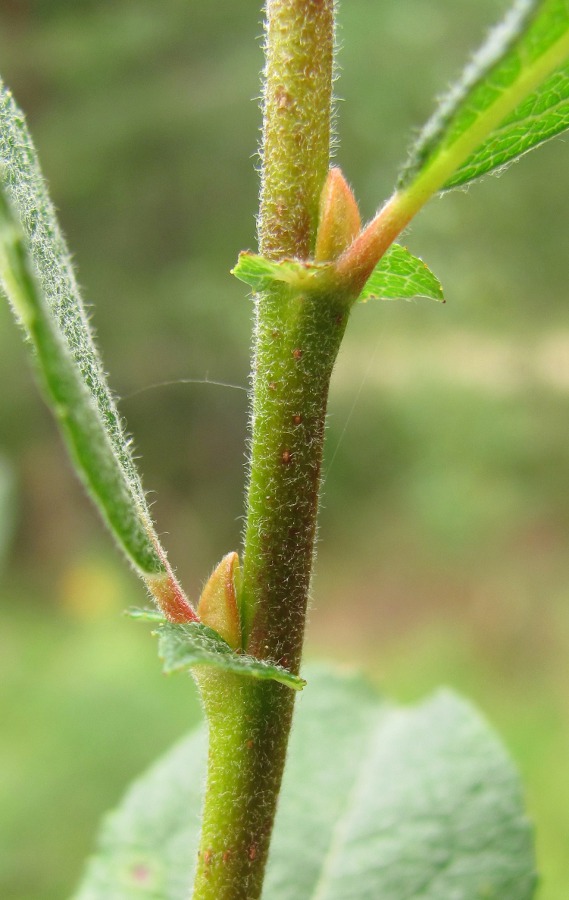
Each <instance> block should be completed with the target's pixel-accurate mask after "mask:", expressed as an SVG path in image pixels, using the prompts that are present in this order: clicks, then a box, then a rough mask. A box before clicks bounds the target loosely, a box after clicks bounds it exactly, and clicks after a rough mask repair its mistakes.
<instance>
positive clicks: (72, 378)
mask: <svg viewBox="0 0 569 900" xmlns="http://www.w3.org/2000/svg"><path fill="white" fill-rule="evenodd" d="M0 188H1V193H2V206H1V209H0V218H1V222H0V229H1V235H0V243H1V246H0V285H1V286H3V288H4V291H5V292H6V294H7V296H8V298H9V300H10V302H11V305H12V307H13V309H14V312H15V314H16V316H17V318H18V319H19V321H20V323H21V324H22V326H23V328H24V330H25V332H26V334H27V337H28V338H29V340H30V343H31V345H32V347H33V349H34V351H35V356H36V361H37V364H38V367H39V370H40V374H41V376H42V380H43V382H44V387H45V390H46V394H47V397H48V401H49V403H50V405H51V407H52V408H53V411H54V413H55V415H56V417H57V418H58V420H59V424H60V427H61V429H62V431H63V434H64V437H65V439H66V441H67V445H68V447H69V450H70V453H71V456H72V458H73V460H74V462H75V465H76V467H77V469H78V471H79V472H80V474H81V476H82V478H83V480H84V482H85V484H86V486H87V487H88V489H89V490H90V492H91V494H92V495H93V497H94V498H95V500H96V501H97V503H98V505H99V507H100V509H101V511H102V513H103V516H104V518H105V519H106V521H107V524H108V525H109V527H110V528H111V530H112V531H113V532H114V534H115V536H116V538H117V539H118V541H119V542H120V544H121V545H122V547H123V549H124V550H125V552H126V554H127V556H128V557H129V558H130V560H131V561H132V562H133V563H134V565H135V566H136V567H137V568H138V569H139V571H140V572H141V574H143V575H147V576H150V577H153V576H155V575H160V574H161V573H164V572H165V571H166V569H165V565H164V562H163V559H162V554H161V552H159V550H158V549H157V548H158V547H159V543H158V539H157V537H156V534H155V532H154V531H153V528H152V525H151V518H150V513H149V510H148V506H147V503H146V499H145V496H144V492H143V490H142V485H141V482H140V478H139V476H138V473H137V471H136V468H135V465H134V462H133V458H132V454H131V449H130V442H129V440H128V438H127V437H126V435H125V432H124V429H123V426H122V423H121V421H120V418H119V415H118V412H117V409H116V406H115V403H114V401H113V398H112V396H111V393H110V391H109V388H108V387H107V384H106V381H105V377H104V374H103V368H102V365H101V362H100V360H99V357H98V355H97V351H96V349H95V345H94V342H93V338H92V335H91V332H90V329H89V324H88V320H87V315H86V313H85V309H84V306H83V303H82V300H81V297H80V294H79V290H78V287H77V283H76V280H75V275H74V272H73V268H72V265H71V260H70V257H69V253H68V251H67V248H66V246H65V242H64V240H63V237H62V235H61V232H60V230H59V226H58V223H57V219H56V216H55V212H54V209H53V206H52V204H51V201H50V200H49V197H48V194H47V190H46V186H45V182H44V180H43V177H42V174H41V171H40V168H39V164H38V161H37V157H36V153H35V149H34V147H33V144H32V141H31V138H30V136H29V133H28V130H27V128H26V125H25V122H24V118H23V116H22V114H21V112H20V111H19V109H18V107H17V106H16V104H15V102H14V100H13V98H12V95H11V93H10V92H9V91H8V90H7V89H6V87H5V86H4V85H3V84H2V82H0Z"/></svg>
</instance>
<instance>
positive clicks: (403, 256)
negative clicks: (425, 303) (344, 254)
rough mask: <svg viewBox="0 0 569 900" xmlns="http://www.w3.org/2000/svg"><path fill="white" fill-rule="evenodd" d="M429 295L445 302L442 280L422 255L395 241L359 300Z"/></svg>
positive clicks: (396, 298) (409, 298) (369, 279)
mask: <svg viewBox="0 0 569 900" xmlns="http://www.w3.org/2000/svg"><path fill="white" fill-rule="evenodd" d="M413 297H427V298H428V299H430V300H438V301H439V302H441V303H444V296H443V289H442V286H441V283H440V281H439V280H438V278H436V276H435V275H433V273H432V272H431V270H430V269H429V267H428V266H427V265H425V263H424V262H423V260H422V259H419V258H418V257H416V256H413V254H412V253H409V251H408V250H407V249H406V248H405V247H401V246H400V245H399V244H392V245H391V247H390V248H389V250H388V251H387V253H386V254H385V255H384V256H383V257H382V258H381V260H380V261H379V263H378V264H377V266H376V267H375V269H374V270H373V272H372V274H371V275H370V277H369V278H368V280H367V282H366V284H365V286H364V289H363V291H362V293H361V294H360V296H359V298H358V299H359V300H361V301H362V302H364V303H365V302H366V301H367V300H400V299H402V300H411V299H413Z"/></svg>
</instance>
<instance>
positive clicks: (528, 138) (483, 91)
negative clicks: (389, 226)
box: [401, 0, 569, 190]
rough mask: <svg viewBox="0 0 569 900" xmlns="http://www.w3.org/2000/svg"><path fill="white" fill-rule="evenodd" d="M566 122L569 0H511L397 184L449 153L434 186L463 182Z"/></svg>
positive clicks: (560, 128) (568, 121) (568, 105)
mask: <svg viewBox="0 0 569 900" xmlns="http://www.w3.org/2000/svg"><path fill="white" fill-rule="evenodd" d="M566 128H569V0H518V2H517V3H515V5H514V6H513V8H512V9H511V11H510V13H509V14H508V15H507V17H506V19H505V20H504V21H503V22H502V24H501V25H500V26H498V27H497V28H496V29H495V30H494V31H493V32H492V33H491V34H490V36H489V38H488V40H487V42H486V43H485V44H484V46H483V47H482V48H481V50H480V51H479V52H478V53H477V54H476V55H475V57H474V58H473V60H472V62H471V63H470V65H469V66H468V67H467V68H466V70H465V71H464V73H463V75H462V78H461V79H460V80H459V82H458V83H457V84H456V85H455V86H454V87H453V88H452V89H451V90H450V92H449V94H448V95H447V96H446V97H444V98H443V100H442V101H441V103H440V105H439V108H438V110H437V111H436V113H435V114H434V116H433V117H432V118H431V120H430V121H429V122H428V123H427V125H426V126H425V128H424V129H423V132H422V133H421V135H420V136H419V139H418V141H417V143H416V145H415V147H414V148H413V149H412V151H411V155H410V159H409V162H408V163H407V165H406V167H405V169H404V171H403V173H402V176H401V186H403V187H406V186H407V185H408V184H409V183H410V182H411V181H413V180H415V179H416V178H417V177H418V175H420V174H421V173H422V172H423V171H425V170H426V169H428V168H430V167H431V166H432V165H434V164H437V162H438V163H440V164H442V165H445V163H444V161H443V157H446V158H447V160H448V161H449V162H451V161H452V159H453V157H455V156H456V159H457V163H456V165H455V166H454V167H453V166H452V165H451V166H450V168H449V171H448V173H447V175H446V177H445V178H444V179H443V183H442V187H441V189H442V190H447V189H449V188H452V187H456V186H458V185H462V184H466V183H467V182H469V181H472V180H474V179H476V178H479V177H480V176H481V175H484V174H486V173H487V172H491V171H493V170H496V169H501V168H502V167H503V166H505V165H507V164H508V163H510V162H512V161H513V160H514V159H516V158H518V157H519V156H521V155H522V154H524V153H527V152H528V150H531V149H532V148H533V147H536V146H537V145H538V144H540V143H542V142H543V141H545V140H547V139H548V138H550V137H553V136H554V135H557V134H560V133H561V132H562V131H564V130H565V129H566Z"/></svg>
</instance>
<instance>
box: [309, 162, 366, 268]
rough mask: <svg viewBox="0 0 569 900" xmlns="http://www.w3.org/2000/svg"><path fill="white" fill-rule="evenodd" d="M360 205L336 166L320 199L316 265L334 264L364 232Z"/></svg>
mask: <svg viewBox="0 0 569 900" xmlns="http://www.w3.org/2000/svg"><path fill="white" fill-rule="evenodd" d="M361 227H362V222H361V218H360V211H359V209H358V204H357V203H356V199H355V197H354V195H353V193H352V189H351V188H350V186H349V184H348V182H347V181H346V179H345V178H344V176H343V174H342V170H341V169H340V168H338V167H337V166H336V167H334V168H333V169H330V171H329V172H328V177H327V179H326V183H325V185H324V188H323V189H322V194H321V196H320V219H319V225H318V233H317V235H316V250H315V253H314V258H315V260H316V262H332V261H333V260H335V259H337V258H338V257H339V256H340V254H341V253H343V252H344V250H346V248H347V247H349V246H350V244H351V243H352V241H353V240H354V238H356V237H357V236H358V234H359V233H360V231H361Z"/></svg>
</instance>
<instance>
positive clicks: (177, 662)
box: [156, 621, 306, 691]
mask: <svg viewBox="0 0 569 900" xmlns="http://www.w3.org/2000/svg"><path fill="white" fill-rule="evenodd" d="M156 634H157V635H158V647H159V650H158V652H159V654H160V659H161V660H162V662H163V668H164V672H165V673H166V674H167V675H169V674H170V673H171V672H182V671H185V670H187V669H190V668H192V666H214V667H215V668H216V669H223V670H224V671H226V672H233V673H234V674H236V675H246V676H248V677H250V678H260V679H262V680H264V681H279V682H280V683H281V684H286V685H287V687H290V688H293V690H296V691H299V690H302V688H303V687H304V685H305V684H306V682H305V681H304V679H303V678H299V676H298V675H293V674H292V672H289V671H288V670H287V669H284V668H283V667H282V666H278V665H277V664H276V663H271V662H267V661H265V660H260V659H254V658H253V657H252V656H246V655H245V654H244V653H238V652H237V651H235V650H232V648H231V647H230V646H229V644H227V643H226V642H225V641H224V640H223V638H222V637H220V635H219V634H218V633H217V632H216V631H214V630H213V628H208V626H207V625H203V624H201V623H199V622H190V623H188V624H184V625H172V624H170V623H169V622H166V621H164V622H163V623H162V624H160V625H159V626H158V629H157V631H156Z"/></svg>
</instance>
